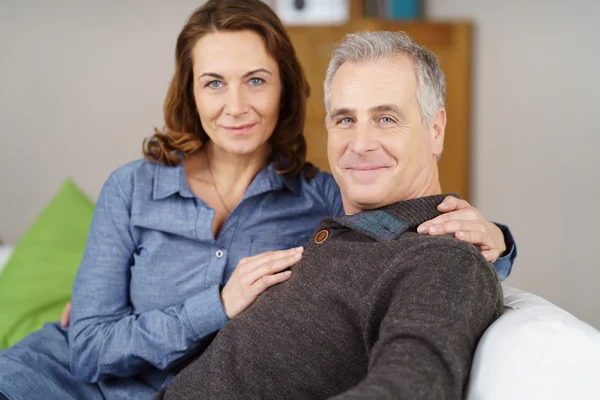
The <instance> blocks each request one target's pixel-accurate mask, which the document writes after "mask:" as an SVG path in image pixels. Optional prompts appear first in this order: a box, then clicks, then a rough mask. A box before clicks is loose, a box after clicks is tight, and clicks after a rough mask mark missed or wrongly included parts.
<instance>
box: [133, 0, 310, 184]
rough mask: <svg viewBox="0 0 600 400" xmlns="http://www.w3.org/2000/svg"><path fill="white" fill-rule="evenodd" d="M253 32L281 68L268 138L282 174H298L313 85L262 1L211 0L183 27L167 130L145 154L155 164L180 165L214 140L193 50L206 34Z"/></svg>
mask: <svg viewBox="0 0 600 400" xmlns="http://www.w3.org/2000/svg"><path fill="white" fill-rule="evenodd" d="M241 30H251V31H254V32H256V33H257V34H258V35H260V36H261V37H262V38H263V39H264V41H265V45H266V47H267V51H268V52H269V54H270V55H271V56H272V57H273V58H274V59H275V61H276V62H277V65H278V66H279V73H280V76H281V81H282V82H281V83H282V91H281V93H282V94H281V110H280V113H279V120H278V122H277V125H276V127H275V130H274V131H273V134H272V135H271V138H270V139H269V143H270V144H271V154H270V158H269V161H270V162H273V163H274V165H275V168H276V169H277V171H278V172H279V173H282V174H291V175H297V174H299V173H300V172H301V171H303V170H304V172H305V173H306V175H307V177H310V176H313V175H314V173H315V169H314V167H313V166H312V165H311V164H310V163H307V162H306V139H305V137H304V120H305V117H306V99H307V98H308V96H309V94H310V88H309V85H308V82H307V81H306V77H305V75H304V71H303V70H302V67H301V65H300V61H299V60H298V57H297V56H296V52H295V50H294V48H293V46H292V43H291V41H290V38H289V35H288V33H287V31H286V30H285V28H284V26H283V24H282V23H281V21H280V20H279V18H278V17H277V15H276V14H275V13H274V12H273V11H272V10H271V9H270V8H269V6H267V5H266V4H264V3H263V2H262V1H261V0H209V1H208V2H206V4H204V5H203V6H202V7H200V8H199V9H198V10H196V11H195V12H194V13H193V14H192V16H191V17H190V18H189V20H188V21H187V23H186V24H185V26H184V27H183V29H182V31H181V33H180V34H179V37H178V39H177V47H176V49H175V75H174V76H173V79H172V81H171V85H170V87H169V91H168V93H167V97H166V99H165V105H164V114H165V129H164V131H163V132H161V131H159V130H158V129H155V133H154V135H153V136H152V137H151V138H150V139H147V140H145V141H144V146H143V148H144V156H145V157H146V159H147V160H149V161H151V162H159V163H162V164H165V165H177V164H179V162H180V161H181V160H180V157H179V155H178V154H177V153H179V154H182V155H183V156H184V157H185V156H189V155H191V154H194V153H196V152H197V151H199V150H200V149H201V148H202V145H203V143H205V142H206V141H207V140H209V138H208V135H207V134H206V132H205V131H204V129H203V128H202V124H201V123H200V117H199V115H198V111H197V109H196V102H195V100H194V90H193V73H192V49H193V48H194V45H195V44H196V42H197V41H198V39H200V38H201V37H202V36H203V35H205V34H207V33H211V32H215V31H241Z"/></svg>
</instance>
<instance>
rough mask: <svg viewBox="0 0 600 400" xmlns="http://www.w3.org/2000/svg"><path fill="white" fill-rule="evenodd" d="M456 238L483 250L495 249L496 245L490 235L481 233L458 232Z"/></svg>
mask: <svg viewBox="0 0 600 400" xmlns="http://www.w3.org/2000/svg"><path fill="white" fill-rule="evenodd" d="M454 237H456V238H457V239H458V240H462V241H464V242H468V243H472V244H474V245H476V246H479V247H480V248H481V249H482V250H491V249H494V243H493V242H492V239H491V238H490V235H488V234H486V233H485V232H481V231H459V232H456V233H455V235H454Z"/></svg>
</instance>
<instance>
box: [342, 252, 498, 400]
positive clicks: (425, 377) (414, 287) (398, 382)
mask: <svg viewBox="0 0 600 400" xmlns="http://www.w3.org/2000/svg"><path fill="white" fill-rule="evenodd" d="M423 253H426V254H423V255H417V256H415V257H413V258H412V260H410V261H408V262H410V263H411V265H412V267H411V268H408V267H407V266H403V267H402V268H401V269H402V270H403V271H404V272H403V273H396V274H395V276H393V277H391V276H390V274H387V275H384V277H383V278H382V280H381V281H380V283H379V284H377V285H376V288H375V289H374V291H375V292H376V293H377V295H375V296H372V297H371V300H373V301H374V303H373V304H374V306H373V309H372V310H373V312H372V313H370V317H369V319H370V321H368V322H367V325H366V326H367V328H366V332H365V335H366V342H367V343H374V345H373V347H372V348H371V350H370V352H369V368H368V373H367V376H366V377H365V379H364V380H363V381H362V382H361V383H359V384H358V385H357V386H355V387H353V388H351V389H349V390H348V391H346V392H344V393H341V394H340V395H338V396H336V397H334V399H336V400H350V399H391V398H398V399H414V400H419V399H423V400H425V399H427V400H430V399H459V398H463V397H464V393H463V390H464V388H465V386H466V383H467V380H468V376H469V371H470V367H471V362H472V357H473V354H474V352H475V348H476V345H477V343H478V340H479V338H480V336H481V335H482V334H483V332H484V331H485V329H486V328H487V327H488V326H489V325H490V324H491V323H492V322H493V321H494V319H495V318H497V317H498V316H499V315H500V313H501V310H502V297H501V289H500V287H499V283H498V279H497V277H496V276H495V274H494V273H493V271H492V269H491V268H490V267H489V266H488V265H486V263H485V262H483V259H482V260H478V259H477V258H476V257H475V256H474V255H473V254H471V253H469V252H467V251H464V250H461V249H452V248H450V247H448V248H445V249H444V251H443V252H434V251H430V250H429V249H428V250H426V251H425V250H424V251H423ZM440 260H444V261H440Z"/></svg>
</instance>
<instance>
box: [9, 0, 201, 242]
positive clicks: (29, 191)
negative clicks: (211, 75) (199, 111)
mask: <svg viewBox="0 0 600 400" xmlns="http://www.w3.org/2000/svg"><path fill="white" fill-rule="evenodd" d="M201 3H202V1H198V0H180V1H177V2H164V1H162V0H149V1H146V0H131V1H117V0H108V1H85V2H84V1H76V0H55V1H51V2H49V1H41V0H37V1H35V0H24V1H8V0H0V49H1V52H2V53H1V54H2V56H1V57H0V123H1V126H0V147H1V154H2V156H1V157H0V193H1V196H0V238H1V239H2V240H3V241H5V242H8V243H15V242H16V241H17V240H18V238H19V237H20V235H21V234H22V233H23V232H24V231H25V229H26V228H27V225H28V224H29V223H30V222H31V221H33V219H34V218H35V216H36V214H37V213H38V212H39V211H40V210H41V209H42V207H43V205H44V204H46V203H47V202H48V200H49V199H50V197H51V196H52V195H53V194H54V193H55V192H56V190H57V189H58V188H59V186H60V183H61V182H62V181H63V179H65V178H66V177H68V176H71V177H72V178H73V179H74V180H75V181H76V182H77V183H78V184H79V185H80V186H81V187H82V189H83V190H84V191H85V192H86V193H88V194H89V195H90V196H91V197H92V198H94V199H95V198H96V197H97V195H98V193H99V192H100V189H101V187H102V184H103V183H104V180H105V179H106V178H107V177H108V175H109V174H110V172H111V171H112V170H114V169H115V168H117V167H119V166H120V165H122V164H123V163H125V162H127V161H130V160H133V159H136V158H139V157H141V145H142V140H143V139H144V138H145V137H147V136H150V135H151V134H152V133H153V129H154V127H156V126H158V127H162V123H163V120H162V105H163V100H164V96H165V95H166V91H167V87H168V84H169V81H170V79H171V76H172V74H173V70H174V49H175V41H176V39H177V35H178V33H179V31H180V29H181V27H182V26H183V24H184V23H185V20H186V19H187V17H188V16H189V15H190V13H191V12H192V11H193V10H194V9H195V8H196V7H198V6H199V5H200V4H201Z"/></svg>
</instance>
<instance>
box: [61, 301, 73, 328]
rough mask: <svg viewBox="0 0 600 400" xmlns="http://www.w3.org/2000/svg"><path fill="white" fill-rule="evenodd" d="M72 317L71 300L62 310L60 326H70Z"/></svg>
mask: <svg viewBox="0 0 600 400" xmlns="http://www.w3.org/2000/svg"><path fill="white" fill-rule="evenodd" d="M70 319H71V302H68V303H67V305H66V306H65V309H64V310H63V312H62V315H61V316H60V326H62V327H63V328H66V327H67V326H69V322H70Z"/></svg>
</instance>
